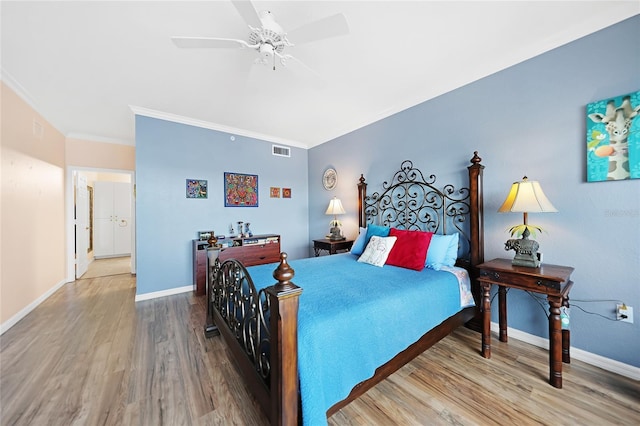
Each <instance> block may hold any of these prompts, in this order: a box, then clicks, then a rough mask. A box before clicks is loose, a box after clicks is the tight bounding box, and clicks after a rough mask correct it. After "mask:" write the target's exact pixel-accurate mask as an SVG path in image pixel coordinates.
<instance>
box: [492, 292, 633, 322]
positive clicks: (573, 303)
mask: <svg viewBox="0 0 640 426" xmlns="http://www.w3.org/2000/svg"><path fill="white" fill-rule="evenodd" d="M509 290H511V289H510V288H507V293H508V292H509ZM525 292H526V293H527V294H528V295H529V296H531V297H532V298H533V299H534V300H535V301H536V302H537V303H538V305H539V306H540V308H541V309H542V311H543V312H544V314H545V316H546V317H547V318H549V310H548V309H547V304H546V302H547V299H546V298H545V297H542V296H537V295H536V294H535V293H533V292H530V291H527V290H525ZM497 295H498V293H497V292H496V293H495V294H494V295H493V296H492V297H491V303H493V299H495V297H496V296H497ZM576 302H581V303H609V302H613V303H619V304H622V305H624V302H623V301H621V300H617V299H592V300H587V299H570V301H569V303H570V305H571V307H573V308H577V309H580V310H581V311H582V312H584V313H585V314H589V315H596V316H599V317H601V318H604V319H606V320H608V321H613V322H618V321H622V319H618V318H611V317H608V316H606V315H602V314H599V313H597V312H591V311H587V310H586V309H584V308H583V307H582V306H580V305H578V304H576ZM561 316H564V317H566V321H567V323H568V321H569V320H568V318H569V313H568V311H567V309H565V308H564V307H563V309H562V314H561ZM623 319H624V317H623Z"/></svg>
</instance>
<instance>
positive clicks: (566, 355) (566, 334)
mask: <svg viewBox="0 0 640 426" xmlns="http://www.w3.org/2000/svg"><path fill="white" fill-rule="evenodd" d="M562 306H564V307H566V308H567V309H568V308H569V297H568V296H567V297H565V298H564V299H563V300H562ZM570 348H571V329H569V328H567V329H566V330H565V329H563V330H562V362H564V363H565V364H570V363H571V353H570Z"/></svg>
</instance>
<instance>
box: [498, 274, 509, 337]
mask: <svg viewBox="0 0 640 426" xmlns="http://www.w3.org/2000/svg"><path fill="white" fill-rule="evenodd" d="M498 323H499V325H500V335H499V337H500V341H501V342H506V341H507V340H508V338H507V288H506V287H504V286H498Z"/></svg>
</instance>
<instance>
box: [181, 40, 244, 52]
mask: <svg viewBox="0 0 640 426" xmlns="http://www.w3.org/2000/svg"><path fill="white" fill-rule="evenodd" d="M171 40H172V41H173V42H174V43H175V45H176V46H178V47H180V48H223V49H229V48H241V47H247V46H248V44H247V42H245V41H242V40H236V39H232V38H213V37H171Z"/></svg>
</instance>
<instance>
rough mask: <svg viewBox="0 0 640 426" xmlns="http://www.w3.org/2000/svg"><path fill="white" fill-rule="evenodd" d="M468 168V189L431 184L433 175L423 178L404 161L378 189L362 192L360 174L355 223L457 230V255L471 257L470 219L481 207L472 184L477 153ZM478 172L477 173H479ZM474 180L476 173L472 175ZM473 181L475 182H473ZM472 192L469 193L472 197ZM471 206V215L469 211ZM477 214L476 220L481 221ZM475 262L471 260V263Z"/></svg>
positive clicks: (362, 182) (363, 187)
mask: <svg viewBox="0 0 640 426" xmlns="http://www.w3.org/2000/svg"><path fill="white" fill-rule="evenodd" d="M471 162H472V163H473V166H470V167H469V172H470V187H471V189H470V188H467V187H463V188H459V189H456V188H455V187H454V186H453V185H450V184H447V185H445V186H443V187H442V188H441V189H440V188H437V187H436V186H435V182H436V176H435V175H429V176H428V178H425V177H424V175H423V173H422V172H421V171H420V170H419V169H417V168H415V167H414V166H413V162H411V161H410V160H405V161H403V162H402V164H401V166H400V170H398V171H397V172H395V174H394V175H393V178H392V179H391V181H389V182H387V181H385V182H384V183H383V184H382V191H381V192H374V193H373V194H372V195H366V187H367V184H366V183H365V179H364V176H362V175H361V176H360V183H359V184H358V193H359V203H360V205H359V213H360V215H359V216H360V217H359V223H360V226H361V227H365V226H366V225H367V224H377V225H385V226H393V227H396V228H399V229H407V230H422V231H429V232H433V233H436V234H451V233H454V232H458V233H460V236H461V238H460V247H459V251H458V257H460V258H464V259H467V260H471V259H473V258H474V256H473V253H472V251H475V250H477V247H475V248H474V250H472V246H473V245H474V243H472V240H473V234H474V232H473V231H474V227H473V226H472V225H473V223H472V222H473V221H474V220H477V219H476V218H478V215H477V213H478V208H480V212H481V208H482V200H481V197H480V200H479V201H478V192H474V191H478V187H477V185H476V186H474V185H472V183H473V182H472V181H471V168H472V167H476V168H480V169H479V170H480V171H481V170H482V169H481V168H483V166H481V165H480V164H479V163H480V158H479V157H477V153H476V155H475V156H474V158H473V159H472V160H471ZM480 175H481V173H480ZM476 179H477V176H476ZM476 182H477V181H476ZM472 193H473V196H472ZM479 193H480V195H481V191H480V192H479ZM474 209H475V214H474V212H473V210H474ZM481 217H482V215H481V214H480V216H479V222H480V224H481ZM472 263H473V264H475V262H472Z"/></svg>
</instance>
